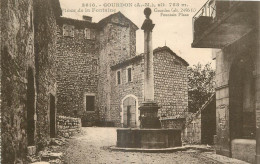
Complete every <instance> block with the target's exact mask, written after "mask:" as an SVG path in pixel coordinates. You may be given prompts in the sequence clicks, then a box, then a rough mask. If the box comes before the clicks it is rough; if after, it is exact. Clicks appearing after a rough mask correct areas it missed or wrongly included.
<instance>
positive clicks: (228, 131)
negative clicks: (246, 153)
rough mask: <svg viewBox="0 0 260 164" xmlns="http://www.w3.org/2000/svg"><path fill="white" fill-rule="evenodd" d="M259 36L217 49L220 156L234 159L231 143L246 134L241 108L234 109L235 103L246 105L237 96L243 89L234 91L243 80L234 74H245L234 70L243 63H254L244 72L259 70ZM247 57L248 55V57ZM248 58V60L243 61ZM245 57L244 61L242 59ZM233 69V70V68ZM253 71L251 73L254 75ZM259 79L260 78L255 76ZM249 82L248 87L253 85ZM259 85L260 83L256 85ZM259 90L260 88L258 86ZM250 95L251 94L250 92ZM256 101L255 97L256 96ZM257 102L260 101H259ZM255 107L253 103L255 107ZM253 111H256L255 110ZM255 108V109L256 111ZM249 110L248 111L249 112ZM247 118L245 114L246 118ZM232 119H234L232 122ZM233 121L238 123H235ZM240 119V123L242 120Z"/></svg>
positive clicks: (218, 146)
mask: <svg viewBox="0 0 260 164" xmlns="http://www.w3.org/2000/svg"><path fill="white" fill-rule="evenodd" d="M257 40H258V38H257V35H256V33H255V31H253V32H251V33H249V34H247V35H245V36H244V37H242V38H241V39H239V40H237V41H236V42H234V43H233V44H231V45H229V46H227V47H225V48H224V49H222V50H215V51H214V53H216V85H217V86H216V125H217V126H216V127H217V129H216V132H217V137H216V151H217V153H218V154H221V155H225V156H230V155H231V154H232V152H231V150H230V148H231V146H232V145H231V141H232V139H234V138H235V136H237V137H236V138H239V137H241V136H239V134H238V133H240V132H242V131H243V130H242V129H241V125H238V124H240V123H242V121H241V118H238V116H239V115H240V116H241V113H239V112H238V111H240V110H239V108H240V107H239V106H236V107H235V106H234V102H242V101H241V100H239V99H238V98H236V96H238V95H240V94H241V92H240V94H237V93H236V92H237V91H242V89H234V88H235V87H236V86H235V84H239V83H240V82H241V81H240V79H237V78H236V76H234V75H240V74H242V72H236V71H237V70H238V68H237V69H234V68H235V67H233V66H236V63H239V64H238V65H240V66H243V63H248V61H249V60H251V62H253V63H250V62H249V64H246V65H244V67H243V68H242V70H247V69H249V68H250V67H251V68H252V67H253V68H254V69H255V68H256V67H255V66H256V63H255V61H257V60H256V59H257ZM244 54H245V55H244ZM243 56H244V60H243ZM241 57H242V58H241ZM232 68H233V69H232ZM254 72H255V70H253V72H252V71H251V72H250V74H254ZM248 74H249V73H248ZM255 77H257V76H255ZM249 81H250V80H248V81H247V84H249ZM255 84H258V83H255ZM255 86H256V87H258V86H257V85H255ZM256 90H257V89H256V88H254V89H252V90H251V91H253V92H254V94H255V92H256ZM248 93H249V92H248ZM253 97H254V98H255V99H257V97H255V96H254V95H253ZM255 102H256V101H255ZM254 105H255V104H253V106H254ZM252 109H253V111H254V110H255V108H252ZM252 109H251V110H252ZM247 110H248V109H247ZM244 116H245V115H244ZM230 118H231V119H230ZM232 120H236V121H233V122H232ZM238 120H240V121H238ZM247 120H248V121H247V122H249V121H253V120H255V117H253V118H252V119H247Z"/></svg>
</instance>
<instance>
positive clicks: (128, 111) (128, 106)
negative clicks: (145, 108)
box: [123, 97, 137, 128]
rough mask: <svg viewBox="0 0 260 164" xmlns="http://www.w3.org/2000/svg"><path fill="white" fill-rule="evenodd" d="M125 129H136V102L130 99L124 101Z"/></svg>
mask: <svg viewBox="0 0 260 164" xmlns="http://www.w3.org/2000/svg"><path fill="white" fill-rule="evenodd" d="M123 110H124V111H123V113H124V116H123V117H124V123H123V124H124V127H128V128H135V127H136V126H137V125H136V124H137V123H136V100H135V98H133V97H128V98H126V99H125V100H124V101H123Z"/></svg>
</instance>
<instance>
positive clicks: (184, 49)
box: [60, 0, 215, 69]
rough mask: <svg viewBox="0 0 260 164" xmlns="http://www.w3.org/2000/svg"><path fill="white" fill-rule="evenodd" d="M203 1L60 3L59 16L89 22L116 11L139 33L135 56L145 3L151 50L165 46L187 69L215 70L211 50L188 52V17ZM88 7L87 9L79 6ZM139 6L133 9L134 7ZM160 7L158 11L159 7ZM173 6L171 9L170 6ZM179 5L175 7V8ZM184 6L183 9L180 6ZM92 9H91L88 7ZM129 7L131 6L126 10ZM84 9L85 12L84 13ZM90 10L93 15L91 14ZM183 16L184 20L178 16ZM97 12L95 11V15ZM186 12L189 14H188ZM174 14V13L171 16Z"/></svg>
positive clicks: (141, 40)
mask: <svg viewBox="0 0 260 164" xmlns="http://www.w3.org/2000/svg"><path fill="white" fill-rule="evenodd" d="M206 1H207V0H160V1H158V0H60V3H61V8H62V10H63V16H64V17H69V18H74V19H82V15H87V16H91V17H92V21H93V22H98V21H99V20H101V19H103V18H105V17H106V16H108V15H110V14H113V13H114V12H118V11H120V12H121V13H122V14H124V15H125V16H126V17H127V18H129V19H130V20H131V21H132V22H133V23H134V24H136V25H137V26H138V28H139V30H137V31H136V49H137V53H142V52H143V51H144V33H143V31H142V30H141V26H142V23H143V21H144V19H145V16H144V14H143V10H144V8H145V7H144V6H141V5H143V4H145V3H149V5H154V6H151V9H152V14H151V16H150V18H151V19H152V20H153V23H154V24H155V27H154V29H153V48H154V49H155V48H157V47H162V46H165V45H166V46H168V47H169V48H171V49H172V50H173V51H174V52H175V53H176V54H177V55H178V56H180V57H182V58H183V59H185V60H186V61H187V62H188V63H189V64H190V66H192V65H195V64H197V63H199V62H200V63H201V64H206V63H209V62H210V63H212V67H213V68H214V69H215V60H212V58H211V56H212V55H211V53H212V49H205V48H203V49H202V48H191V43H192V40H193V36H192V35H193V34H192V33H193V32H192V17H193V16H194V15H195V13H196V12H197V11H199V9H200V8H201V7H202V6H203V5H204V4H205V3H206ZM115 3H117V4H124V5H126V4H128V7H113V5H114V4H115ZM86 4H88V5H89V7H86V6H82V5H86ZM138 4H139V5H140V6H138V7H136V6H135V5H138ZM159 4H161V7H159ZM174 4H175V6H174ZM178 4H179V6H177V5H178ZM182 4H185V5H184V6H181V5H182ZM93 5H95V6H94V7H92V6H93ZM130 5H132V6H130ZM103 8H104V9H108V8H109V9H111V10H112V11H111V12H101V11H100V10H102V9H103ZM79 9H80V10H79ZM86 9H88V11H87V10H86ZM93 9H94V10H95V11H93ZM175 9H177V10H178V11H179V12H180V11H181V10H182V9H184V10H186V11H188V12H183V13H184V14H187V15H188V16H179V12H176V10H175ZM97 10H99V11H97ZM158 10H170V11H171V10H173V12H171V13H172V14H176V15H177V16H161V13H164V14H169V12H158ZM189 10H192V11H190V12H189ZM174 11H175V12H174Z"/></svg>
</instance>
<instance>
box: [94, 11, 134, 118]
mask: <svg viewBox="0 0 260 164" xmlns="http://www.w3.org/2000/svg"><path fill="white" fill-rule="evenodd" d="M99 24H100V26H101V27H102V29H101V31H100V51H99V53H100V54H99V55H100V58H99V59H100V60H99V68H100V69H99V81H98V86H99V87H98V100H99V105H100V106H99V114H100V120H101V121H111V120H112V118H111V114H110V113H111V109H110V108H111V105H112V102H110V101H111V98H112V97H113V96H114V95H111V92H112V90H111V88H112V86H111V83H112V81H113V79H112V77H111V69H110V67H111V66H113V65H115V64H117V63H119V62H122V61H124V60H126V59H128V58H131V57H133V56H134V55H135V54H136V33H135V31H136V30H137V29H138V28H137V26H136V25H135V24H133V22H131V21H130V20H129V19H128V18H126V17H125V16H124V15H123V14H122V13H120V12H118V13H115V14H112V15H110V16H108V17H106V18H104V19H103V20H101V21H100V22H99Z"/></svg>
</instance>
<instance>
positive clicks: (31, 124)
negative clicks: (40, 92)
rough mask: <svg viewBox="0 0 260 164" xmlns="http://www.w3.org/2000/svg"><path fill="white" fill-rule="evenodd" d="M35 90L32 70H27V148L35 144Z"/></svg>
mask: <svg viewBox="0 0 260 164" xmlns="http://www.w3.org/2000/svg"><path fill="white" fill-rule="evenodd" d="M34 115H35V88H34V74H33V69H32V68H29V69H28V83H27V142H28V146H32V145H34V144H35V141H34V135H35V120H34Z"/></svg>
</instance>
